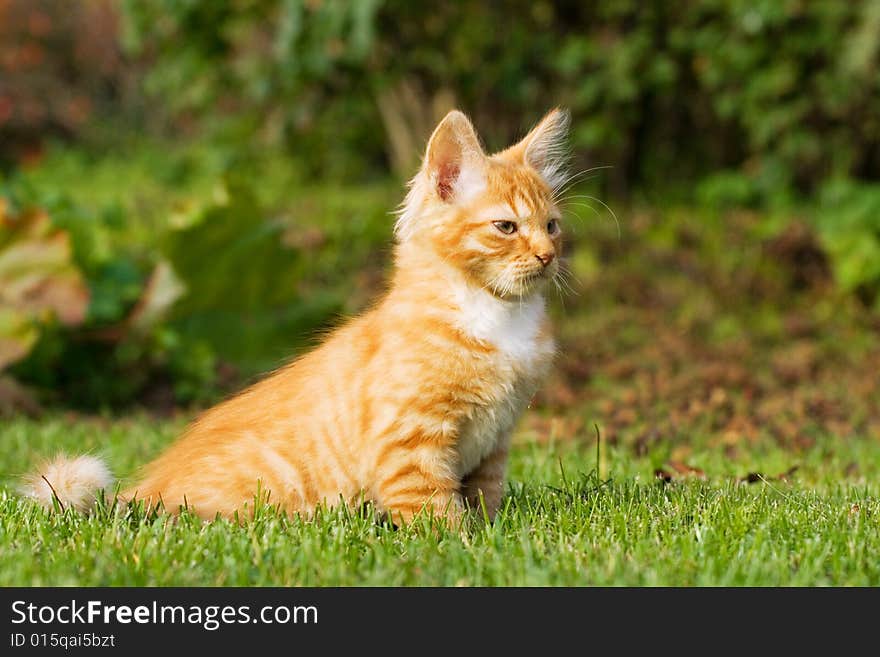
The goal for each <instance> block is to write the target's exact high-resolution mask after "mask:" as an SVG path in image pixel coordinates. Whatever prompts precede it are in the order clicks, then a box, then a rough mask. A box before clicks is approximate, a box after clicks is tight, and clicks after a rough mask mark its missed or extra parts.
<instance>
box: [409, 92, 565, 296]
mask: <svg viewBox="0 0 880 657" xmlns="http://www.w3.org/2000/svg"><path fill="white" fill-rule="evenodd" d="M567 132H568V113H567V112H564V111H562V110H559V109H554V110H552V111H551V112H550V113H549V114H547V116H545V117H544V118H543V119H542V120H541V122H540V123H538V125H537V126H535V127H534V128H533V129H532V131H531V132H529V134H527V135H526V136H525V137H524V138H523V139H522V141H520V142H519V143H517V144H515V145H513V146H511V147H510V148H508V149H507V150H504V151H502V152H500V153H496V154H494V155H487V154H485V153H484V152H483V149H482V147H481V146H480V140H479V138H478V137H477V134H476V132H475V131H474V128H473V126H472V125H471V122H470V121H469V120H468V119H467V117H466V116H465V115H464V114H462V113H461V112H459V111H452V112H450V113H449V114H447V115H446V117H445V118H444V119H443V120H442V121H441V122H440V124H439V125H438V126H437V128H436V129H435V130H434V134H433V135H431V139H430V140H429V142H428V148H427V150H426V152H425V157H424V161H423V163H422V168H421V170H420V171H419V173H418V174H416V177H415V178H413V180H412V182H411V183H410V191H409V194H408V195H407V197H406V200H405V201H404V203H403V206H402V210H401V212H400V217H399V219H398V221H397V226H396V233H397V237H398V240H399V241H400V242H401V244H404V245H412V246H413V247H415V248H426V249H430V250H431V251H433V252H434V253H436V254H437V255H439V256H440V257H441V258H442V259H443V260H444V261H445V262H447V263H449V264H451V265H453V266H454V267H456V268H457V269H459V270H460V271H461V272H462V273H463V274H464V275H465V276H466V278H467V279H468V280H469V281H470V282H471V283H473V284H475V285H477V286H479V287H481V288H484V289H486V290H488V291H490V292H492V293H493V294H495V295H496V296H498V297H501V298H504V299H516V298H522V297H524V296H528V295H529V294H532V293H533V292H535V291H537V290H539V289H541V288H542V287H543V284H544V283H545V282H547V281H549V280H551V279H552V278H553V277H554V276H556V274H557V272H558V270H559V256H560V255H561V249H562V240H561V234H562V227H561V223H560V212H559V209H558V208H557V207H556V203H555V200H554V195H555V193H556V192H558V191H559V189H560V187H561V186H562V184H563V183H564V181H565V172H564V166H565V139H566V137H567Z"/></svg>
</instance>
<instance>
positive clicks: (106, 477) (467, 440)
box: [25, 109, 568, 524]
mask: <svg viewBox="0 0 880 657" xmlns="http://www.w3.org/2000/svg"><path fill="white" fill-rule="evenodd" d="M567 129H568V115H567V113H565V112H563V111H560V110H558V109H556V110H553V111H551V112H550V113H549V114H548V115H547V116H546V117H544V119H543V120H542V121H541V122H540V123H539V124H538V125H537V126H536V127H535V128H534V129H533V130H532V131H531V132H530V133H529V134H528V135H526V137H525V138H524V139H523V140H522V141H520V142H519V143H517V144H516V145H514V146H511V147H510V148H508V149H507V150H505V151H503V152H500V153H497V154H495V155H491V156H488V155H486V154H485V153H484V152H483V150H482V148H481V146H480V142H479V138H478V137H477V135H476V133H475V132H474V128H473V126H472V125H471V123H470V121H469V120H468V119H467V117H465V115H464V114H462V113H461V112H458V111H452V112H450V113H449V114H448V115H447V116H446V117H445V118H444V119H443V120H442V121H441V122H440V124H439V125H438V126H437V128H436V129H435V130H434V133H433V135H432V136H431V138H430V141H429V143H428V147H427V150H426V153H425V157H424V162H423V165H422V168H421V170H420V171H419V172H418V174H417V175H416V176H415V178H414V179H413V180H412V182H411V183H410V189H409V193H408V194H407V196H406V199H405V200H404V203H403V205H402V209H401V211H400V213H399V218H398V221H397V225H396V228H395V233H396V238H397V244H396V249H395V258H394V264H395V269H394V273H393V277H392V280H391V285H390V289H389V291H388V292H387V293H386V294H385V296H384V297H383V298H382V299H381V300H379V301H378V303H376V305H375V306H374V307H372V308H371V309H370V310H367V311H366V312H364V313H363V314H362V315H360V316H359V317H357V318H355V319H353V320H351V321H350V322H348V323H347V324H345V325H343V326H342V327H340V328H338V329H337V330H335V331H334V332H333V333H332V334H330V336H329V337H328V338H327V339H326V340H325V341H324V342H323V344H321V345H320V346H319V347H318V348H316V349H314V350H313V351H311V352H309V353H307V354H305V355H303V356H301V357H299V358H297V359H296V360H295V361H293V362H292V363H290V364H289V365H287V366H286V367H283V368H281V369H280V370H278V371H277V372H275V373H273V374H272V375H271V376H269V377H267V378H266V379H264V380H262V381H261V382H259V383H257V384H256V385H254V386H252V387H250V388H248V389H247V390H245V391H244V392H242V393H240V394H238V395H237V396H235V397H233V398H231V399H229V400H227V401H225V402H223V403H221V404H219V405H217V406H215V407H214V408H212V409H210V410H208V411H206V412H205V413H204V414H203V415H201V417H199V418H198V419H197V420H196V421H195V422H194V423H193V424H192V425H191V426H190V427H189V428H188V429H187V430H186V432H185V433H184V434H183V436H182V437H181V438H179V439H178V440H177V442H175V443H174V444H172V445H171V446H170V447H169V448H168V449H167V450H166V451H165V452H164V453H163V454H161V455H160V456H159V457H158V458H157V459H156V460H155V461H153V462H152V463H151V464H149V465H148V466H146V469H145V471H144V473H143V475H142V477H141V479H140V481H139V482H138V483H137V484H136V485H134V486H133V487H132V488H131V489H129V490H128V491H125V492H124V493H122V495H121V497H122V498H123V499H125V500H129V499H135V498H137V499H143V500H146V501H147V502H148V504H149V505H157V504H159V503H160V502H161V503H163V504H164V506H165V508H166V509H168V510H174V509H178V508H179V506H180V505H184V504H185V505H186V506H187V507H188V508H189V509H191V510H193V511H194V512H196V513H197V514H199V515H201V516H203V517H206V518H211V517H214V516H215V515H216V514H218V513H219V514H222V515H227V516H228V515H231V514H233V513H234V512H235V511H237V510H242V509H243V508H244V505H245V504H247V503H253V500H254V496H255V494H256V493H257V491H258V490H260V491H262V492H263V493H264V494H267V495H268V496H269V502H270V503H273V504H277V505H279V506H280V507H281V508H282V509H283V510H285V511H286V512H288V513H296V512H300V513H302V514H303V515H308V514H309V513H310V512H311V511H312V510H314V508H315V507H316V506H317V505H319V504H321V503H325V504H328V505H333V504H336V503H339V502H340V500H341V501H345V502H352V503H353V502H357V501H358V500H361V499H365V500H369V501H371V502H372V503H373V504H374V505H375V506H376V507H377V508H378V509H379V510H380V511H382V512H385V513H386V514H387V515H388V516H389V517H390V518H391V520H392V521H393V522H395V523H401V522H403V523H405V522H408V521H410V520H411V519H412V517H413V516H414V515H415V514H416V513H419V512H420V511H425V512H429V513H434V514H438V515H441V516H444V517H445V518H446V519H447V521H449V522H450V523H452V524H454V523H455V522H457V521H458V520H459V519H460V517H461V513H462V511H463V510H464V509H465V508H466V507H467V506H470V507H472V508H473V507H476V506H478V505H481V504H484V505H485V509H486V511H487V512H488V515H489V517H490V518H494V516H495V514H496V512H497V511H498V508H499V505H500V503H501V497H502V492H503V487H504V478H505V470H506V464H507V452H508V447H509V444H510V434H511V431H512V430H513V427H514V424H515V423H516V421H517V418H518V417H519V416H520V414H521V413H522V411H523V410H524V409H525V407H526V405H527V404H528V402H529V400H530V399H531V397H532V396H533V395H534V393H535V392H536V390H537V388H538V386H539V385H540V384H541V381H542V379H543V378H544V377H545V374H546V373H547V370H548V368H549V366H550V363H551V360H552V357H553V354H554V343H553V339H552V337H551V334H550V325H549V321H548V318H547V315H546V313H545V309H544V298H543V296H542V291H543V290H544V288H545V287H546V285H547V283H548V282H549V281H550V280H551V279H553V278H554V276H556V274H557V272H558V269H559V261H558V257H559V254H560V249H561V228H560V214H559V210H558V208H557V207H556V205H555V203H554V192H556V191H558V189H559V187H560V186H561V185H562V183H563V180H564V175H565V174H564V172H563V168H562V167H563V152H564V149H563V142H564V139H565V137H566V134H567ZM110 483H111V477H110V473H109V471H108V469H107V468H106V466H105V465H104V464H103V463H102V462H101V461H100V460H99V459H96V458H94V457H88V456H84V457H79V458H78V459H74V460H71V459H66V458H63V457H59V458H58V459H56V460H55V461H54V462H50V463H48V464H47V465H46V466H45V467H44V468H43V469H42V471H41V472H39V473H37V474H34V475H31V476H30V477H29V478H28V483H27V486H26V491H25V492H26V494H27V495H29V496H30V497H33V498H35V499H37V500H39V501H40V502H42V503H43V504H45V505H48V506H51V505H52V500H53V497H56V496H57V498H58V499H59V500H60V501H61V502H62V504H64V505H65V506H73V507H75V508H78V509H82V510H85V509H87V508H88V507H89V506H90V505H91V503H92V502H93V501H94V493H95V491H96V490H97V489H101V488H108V487H109V486H110ZM481 497H482V501H481V500H480V498H481Z"/></svg>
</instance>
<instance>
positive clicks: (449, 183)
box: [423, 110, 486, 202]
mask: <svg viewBox="0 0 880 657" xmlns="http://www.w3.org/2000/svg"><path fill="white" fill-rule="evenodd" d="M485 157H486V156H485V154H484V153H483V149H482V147H481V146H480V139H479V137H477V133H476V131H475V130H474V126H473V125H471V122H470V120H469V119H468V118H467V117H466V116H465V115H464V114H462V113H461V112H459V111H458V110H452V111H451V112H449V114H447V115H446V116H445V117H444V119H443V120H442V121H440V123H439V125H438V126H437V127H436V128H435V129H434V134H432V135H431V139H430V140H428V148H427V150H426V151H425V162H424V166H423V170H424V172H425V174H426V175H427V177H428V179H429V180H430V181H431V184H432V186H433V187H434V192H435V193H436V194H437V196H439V197H440V199H441V200H443V201H447V202H451V201H453V200H463V198H465V197H468V196H470V195H471V194H472V193H474V192H476V191H477V189H478V188H481V183H482V180H483V176H482V174H483V167H484V160H485Z"/></svg>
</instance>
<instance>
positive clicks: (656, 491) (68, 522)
mask: <svg viewBox="0 0 880 657" xmlns="http://www.w3.org/2000/svg"><path fill="white" fill-rule="evenodd" d="M182 424H183V421H182V420H181V421H171V422H159V421H154V420H149V419H131V420H125V421H104V420H95V419H91V420H82V419H72V418H61V417H55V418H49V419H44V420H42V421H40V422H35V421H30V420H23V419H13V420H11V421H6V422H4V423H3V424H2V425H0V445H3V450H2V455H0V459H2V460H0V473H2V480H0V485H2V489H0V490H3V491H4V492H3V493H2V494H0V585H4V586H9V585H110V586H114V585H135V586H138V585H158V586H164V585H184V586H189V585H319V586H324V585H449V586H452V585H468V586H469V585H477V586H491V585H525V586H532V585H575V586H580V585H672V586H679V585H758V586H765V585H872V586H874V585H880V560H878V559H877V558H876V557H877V554H880V501H878V500H880V485H878V483H877V482H878V481H880V479H878V477H877V475H878V467H880V444H878V443H877V441H869V440H857V439H853V440H843V439H841V440H836V441H835V442H834V443H833V449H832V448H830V447H829V444H828V443H824V444H820V445H818V446H813V447H811V448H809V449H806V450H803V451H801V452H799V453H797V454H793V453H792V452H791V450H783V449H781V448H778V447H772V446H767V445H766V444H765V445H763V446H756V447H755V448H754V449H753V450H749V451H747V452H744V453H743V454H741V455H740V456H739V457H737V458H736V459H735V460H731V459H728V458H726V457H724V456H723V455H722V453H721V452H720V451H719V450H718V449H717V448H714V447H712V446H711V445H710V444H709V443H707V442H706V441H702V442H701V441H700V440H699V439H696V440H695V442H694V444H693V445H692V452H691V455H690V456H689V463H690V464H692V465H694V466H696V467H700V468H702V469H703V470H705V471H706V473H707V478H706V479H695V478H690V479H681V480H673V481H672V482H671V483H666V484H664V483H662V482H661V481H660V480H658V479H656V478H655V477H654V475H653V472H654V468H655V466H656V462H655V459H654V458H652V457H651V456H650V455H648V456H645V457H642V458H636V457H634V456H632V453H631V450H629V449H626V448H624V447H614V446H609V447H608V449H607V450H604V454H603V458H602V462H601V468H600V469H601V470H602V471H603V472H604V473H606V477H607V478H606V479H605V481H600V480H599V478H598V476H597V473H596V452H595V441H594V438H593V437H592V436H589V435H583V436H578V437H577V438H576V439H574V440H569V441H564V442H558V443H553V442H550V443H546V442H545V443H538V442H535V441H534V440H531V439H530V438H529V436H530V434H527V433H522V434H520V435H518V437H517V441H516V447H515V449H514V450H513V453H512V458H511V477H510V485H509V493H508V495H507V497H506V499H505V503H504V508H503V510H502V512H501V513H500V515H499V517H498V519H497V520H496V522H495V523H494V524H493V525H489V526H486V525H483V524H482V523H478V522H475V523H473V525H472V526H471V527H469V528H468V529H466V530H464V531H462V532H446V531H442V532H440V534H439V535H437V534H435V533H434V532H432V531H431V530H430V529H429V528H428V527H427V526H426V523H422V524H417V525H414V526H411V527H407V528H403V529H400V530H394V529H393V528H390V527H388V526H385V525H383V524H380V523H377V522H376V521H375V520H374V519H373V518H372V517H371V516H369V515H368V514H365V513H352V512H346V511H344V510H334V511H326V512H322V513H320V514H318V516H317V517H316V518H315V519H314V520H312V521H302V520H300V519H298V518H297V519H287V518H285V517H281V516H279V515H278V514H275V513H273V512H272V511H271V510H270V509H266V508H263V509H260V510H259V512H258V513H257V514H256V517H255V519H253V520H252V521H249V522H247V523H245V524H243V525H235V524H232V523H229V522H227V521H215V522H202V521H200V520H198V519H196V518H193V517H190V516H187V515H184V516H182V517H181V518H179V519H177V520H175V521H171V520H169V519H168V517H165V516H160V517H152V518H150V517H144V516H143V514H139V513H138V512H137V511H129V512H123V513H119V514H113V513H111V512H109V511H107V510H102V511H98V512H97V513H95V514H93V515H90V516H83V515H78V514H75V513H71V512H69V511H66V512H64V513H60V514H50V513H47V512H45V511H43V510H41V509H39V508H37V507H35V506H34V505H32V504H30V503H28V502H26V501H23V500H21V499H19V498H17V497H16V496H15V495H14V485H15V474H16V473H22V472H25V471H27V469H29V468H30V467H32V465H33V463H34V461H35V460H36V458H37V457H38V456H40V455H46V454H51V453H53V452H55V451H57V450H61V449H63V450H67V451H70V452H81V451H84V450H91V451H93V452H98V453H101V454H104V455H105V456H106V457H107V458H108V459H109V461H110V462H111V464H112V466H113V468H114V469H115V471H116V472H118V473H120V474H122V475H129V474H130V473H132V472H133V471H134V469H135V467H136V466H137V465H138V464H140V463H143V462H144V461H145V460H146V459H147V458H149V457H150V456H151V455H153V454H155V453H156V452H157V451H158V450H159V449H161V447H162V446H163V445H164V444H166V443H167V442H168V441H169V440H171V439H172V438H173V436H174V435H175V433H176V432H177V431H179V429H180V428H181V426H182ZM852 462H858V463H859V464H860V466H861V467H860V471H859V472H860V474H859V476H858V477H856V478H853V477H852V476H850V477H849V478H846V479H845V478H844V476H843V470H844V469H845V466H846V464H848V463H852ZM793 465H798V466H799V470H798V471H797V473H796V474H795V475H794V476H793V477H791V479H790V481H783V480H773V479H771V477H772V476H773V475H774V474H776V473H777V472H782V471H785V470H787V469H788V468H790V467H792V466H793ZM749 471H758V472H762V473H764V474H765V475H766V479H767V483H763V482H761V481H759V482H758V483H755V484H751V485H747V484H743V483H738V482H737V479H738V478H739V477H741V476H742V475H744V474H746V473H747V472H749Z"/></svg>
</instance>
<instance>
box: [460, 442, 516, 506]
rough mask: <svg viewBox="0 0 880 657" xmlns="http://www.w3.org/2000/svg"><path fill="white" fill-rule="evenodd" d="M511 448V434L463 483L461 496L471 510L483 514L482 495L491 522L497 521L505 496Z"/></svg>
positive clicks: (466, 476)
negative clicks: (503, 496) (497, 514)
mask: <svg viewBox="0 0 880 657" xmlns="http://www.w3.org/2000/svg"><path fill="white" fill-rule="evenodd" d="M509 447H510V432H505V433H504V434H502V435H501V436H499V438H498V444H497V445H496V446H495V449H494V450H493V451H492V452H491V453H490V454H489V455H488V456H486V457H485V458H484V459H483V460H482V461H480V464H479V465H478V466H477V467H476V469H475V470H474V471H473V472H471V473H469V474H467V475H465V477H464V480H463V481H462V482H461V494H462V497H464V499H465V500H466V501H467V504H468V506H469V507H470V508H471V509H476V510H477V512H478V513H481V510H482V505H481V503H480V494H481V493H482V496H483V504H485V505H486V513H487V514H488V516H489V520H495V514H496V513H498V509H499V507H500V506H501V497H502V495H503V494H504V478H505V475H506V474H507V453H508V450H509Z"/></svg>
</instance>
